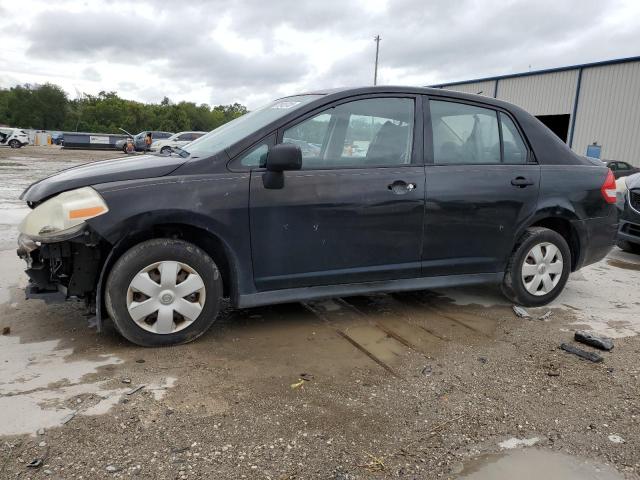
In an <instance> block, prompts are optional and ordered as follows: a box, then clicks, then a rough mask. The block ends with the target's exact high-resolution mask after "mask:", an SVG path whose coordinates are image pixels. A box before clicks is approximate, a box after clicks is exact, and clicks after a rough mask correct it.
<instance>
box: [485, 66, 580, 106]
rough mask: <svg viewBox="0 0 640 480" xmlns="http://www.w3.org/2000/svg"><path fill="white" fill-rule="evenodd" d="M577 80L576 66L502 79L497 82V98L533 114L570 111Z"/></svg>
mask: <svg viewBox="0 0 640 480" xmlns="http://www.w3.org/2000/svg"><path fill="white" fill-rule="evenodd" d="M577 81H578V70H577V69H576V70H567V71H564V72H554V73H544V74H540V75H531V76H526V77H515V78H505V79H503V80H500V81H499V83H498V98H499V99H500V100H505V101H507V102H511V103H515V104H516V105H518V106H520V107H522V108H524V109H525V110H526V111H528V112H529V113H532V114H533V115H561V114H567V113H568V114H571V112H572V111H573V99H574V98H575V95H576V84H577Z"/></svg>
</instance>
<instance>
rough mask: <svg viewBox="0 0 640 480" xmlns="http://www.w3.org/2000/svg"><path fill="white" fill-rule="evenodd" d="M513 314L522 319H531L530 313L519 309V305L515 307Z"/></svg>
mask: <svg viewBox="0 0 640 480" xmlns="http://www.w3.org/2000/svg"><path fill="white" fill-rule="evenodd" d="M513 313H515V314H516V315H517V316H518V317H520V318H531V315H529V312H527V311H526V310H525V309H524V308H522V307H519V306H518V305H514V306H513Z"/></svg>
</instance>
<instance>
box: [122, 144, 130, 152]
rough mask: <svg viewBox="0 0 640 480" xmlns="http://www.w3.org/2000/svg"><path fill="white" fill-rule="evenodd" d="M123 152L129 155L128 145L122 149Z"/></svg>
mask: <svg viewBox="0 0 640 480" xmlns="http://www.w3.org/2000/svg"><path fill="white" fill-rule="evenodd" d="M122 151H123V152H124V153H129V152H127V145H126V144H125V145H124V146H123V147H122Z"/></svg>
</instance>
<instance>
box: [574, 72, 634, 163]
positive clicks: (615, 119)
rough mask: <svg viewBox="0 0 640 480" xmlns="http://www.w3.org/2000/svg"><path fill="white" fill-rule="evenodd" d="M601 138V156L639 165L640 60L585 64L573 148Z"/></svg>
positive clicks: (579, 148) (584, 147) (581, 149)
mask: <svg viewBox="0 0 640 480" xmlns="http://www.w3.org/2000/svg"><path fill="white" fill-rule="evenodd" d="M593 142H598V145H601V146H602V152H601V158H602V159H607V160H623V161H626V162H629V163H631V164H633V165H635V166H637V167H640V62H630V63H622V64H617V65H615V64H614V65H607V66H603V67H591V68H585V69H584V70H583V72H582V82H581V86H580V98H579V99H578V114H577V115H576V126H575V133H574V136H573V150H574V151H575V152H577V153H579V154H581V155H584V154H585V153H586V151H587V145H590V144H592V143H593Z"/></svg>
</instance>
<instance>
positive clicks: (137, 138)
mask: <svg viewBox="0 0 640 480" xmlns="http://www.w3.org/2000/svg"><path fill="white" fill-rule="evenodd" d="M149 133H151V141H152V142H153V141H155V140H157V139H165V138H170V137H171V136H173V133H171V132H161V131H157V130H145V131H144V132H140V133H138V134H137V135H134V136H133V146H134V148H135V150H136V152H144V151H145V150H146V149H147V144H146V142H145V139H146V137H147V135H148V134H149ZM128 140H129V139H128V138H123V139H121V140H118V141H117V142H116V150H122V151H123V152H125V153H127V142H128Z"/></svg>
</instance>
